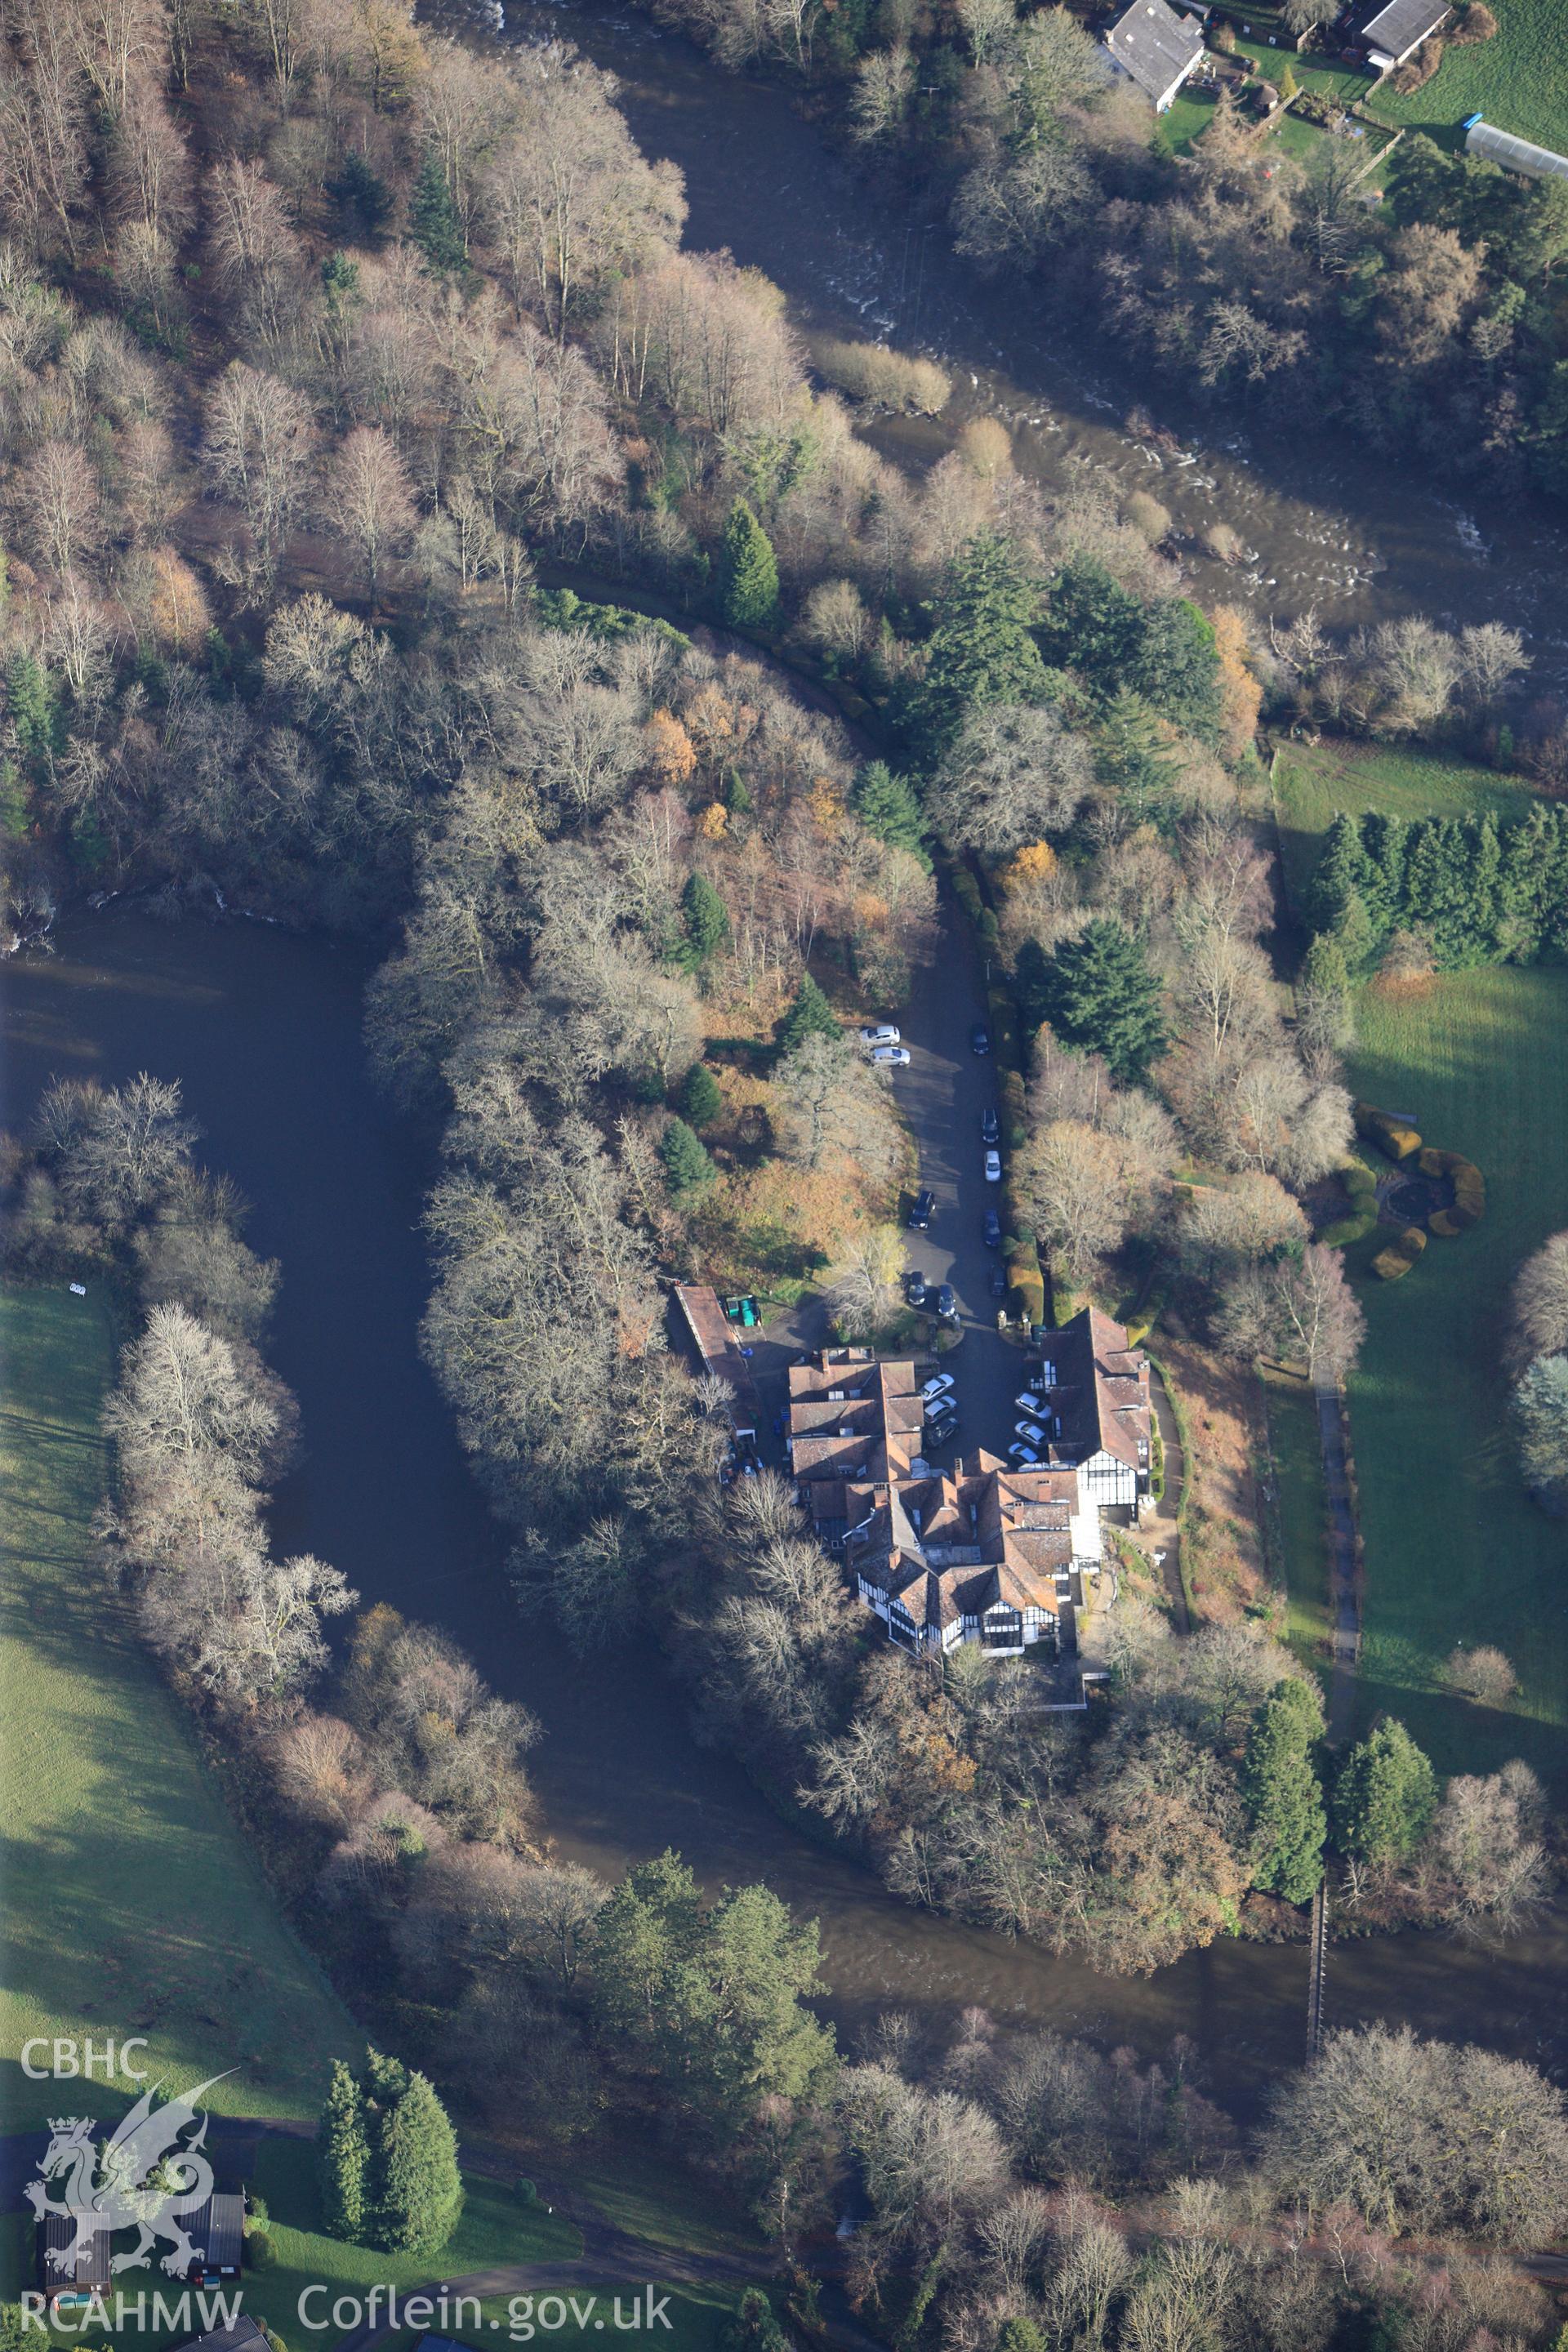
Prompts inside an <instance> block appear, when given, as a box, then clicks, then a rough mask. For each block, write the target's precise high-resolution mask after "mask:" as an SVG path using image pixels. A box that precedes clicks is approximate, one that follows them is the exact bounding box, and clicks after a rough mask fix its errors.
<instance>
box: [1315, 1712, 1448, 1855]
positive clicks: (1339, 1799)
mask: <svg viewBox="0 0 1568 2352" xmlns="http://www.w3.org/2000/svg"><path fill="white" fill-rule="evenodd" d="M1436 1807H1437V1781H1436V1774H1435V1773H1434V1772H1433V1769H1432V1766H1431V1763H1430V1762H1429V1760H1428V1759H1427V1758H1426V1756H1425V1755H1424V1754H1423V1753H1422V1751H1421V1749H1420V1748H1417V1747H1416V1745H1415V1741H1414V1739H1412V1738H1411V1737H1410V1734H1409V1733H1408V1732H1407V1731H1406V1730H1405V1726H1404V1725H1403V1724H1402V1723H1395V1722H1394V1721H1392V1720H1390V1721H1389V1722H1386V1723H1380V1724H1379V1725H1378V1726H1377V1728H1376V1729H1375V1730H1374V1731H1373V1733H1372V1735H1371V1737H1370V1738H1366V1739H1363V1740H1362V1741H1361V1743H1360V1744H1359V1746H1357V1747H1355V1748H1352V1749H1351V1752H1350V1754H1349V1755H1348V1756H1347V1757H1346V1758H1345V1760H1344V1763H1343V1765H1342V1767H1341V1769H1340V1777H1339V1779H1338V1780H1337V1781H1336V1782H1335V1784H1334V1836H1335V1840H1336V1842H1337V1843H1338V1844H1339V1845H1340V1846H1341V1848H1342V1850H1343V1852H1345V1853H1353V1854H1359V1855H1360V1856H1361V1858H1362V1859H1363V1861H1365V1862H1372V1863H1395V1862H1405V1861H1407V1860H1408V1858H1409V1856H1410V1855H1411V1854H1413V1853H1415V1849H1416V1847H1417V1846H1418V1845H1419V1844H1420V1843H1421V1841H1422V1839H1423V1838H1424V1837H1425V1836H1426V1831H1427V1828H1428V1826H1429V1825H1430V1823H1431V1820H1432V1816H1433V1814H1434V1812H1435V1811H1436Z"/></svg>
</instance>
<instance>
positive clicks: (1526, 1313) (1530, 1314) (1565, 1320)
mask: <svg viewBox="0 0 1568 2352" xmlns="http://www.w3.org/2000/svg"><path fill="white" fill-rule="evenodd" d="M1512 1309H1513V1313H1512V1324H1511V1328H1510V1338H1509V1361H1510V1366H1511V1368H1512V1370H1515V1371H1516V1372H1518V1371H1522V1370H1524V1368H1525V1366H1526V1365H1527V1364H1529V1363H1531V1361H1533V1360H1534V1359H1535V1358H1536V1357H1537V1356H1561V1355H1568V1233H1563V1234H1552V1235H1551V1237H1550V1239H1548V1240H1547V1241H1544V1242H1543V1243H1542V1245H1541V1247H1540V1248H1539V1249H1538V1250H1537V1251H1536V1253H1535V1255H1534V1256H1533V1257H1529V1258H1526V1260H1525V1262H1524V1264H1523V1265H1522V1266H1521V1268H1520V1271H1519V1275H1518V1277H1517V1279H1516V1281H1515V1283H1514V1286H1513V1299H1512Z"/></svg>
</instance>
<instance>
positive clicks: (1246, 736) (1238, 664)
mask: <svg viewBox="0 0 1568 2352" xmlns="http://www.w3.org/2000/svg"><path fill="white" fill-rule="evenodd" d="M1211 618H1212V621H1213V625H1214V636H1215V651H1216V653H1217V654H1218V655H1219V677H1220V699H1221V709H1222V719H1223V724H1224V727H1225V748H1226V757H1227V758H1228V759H1231V760H1239V759H1240V757H1241V755H1242V753H1243V752H1244V751H1246V749H1247V745H1248V744H1249V743H1250V742H1251V740H1252V739H1253V737H1254V736H1255V735H1256V734H1257V732H1258V712H1259V710H1260V709H1262V708H1263V688H1262V687H1261V686H1260V685H1259V683H1258V679H1257V678H1256V677H1254V676H1253V674H1252V668H1251V665H1250V663H1249V662H1248V660H1247V615H1246V614H1245V613H1243V612H1241V611H1239V610H1238V609H1237V606H1236V605H1235V604H1217V605H1216V606H1215V610H1214V613H1213V614H1212V615H1211Z"/></svg>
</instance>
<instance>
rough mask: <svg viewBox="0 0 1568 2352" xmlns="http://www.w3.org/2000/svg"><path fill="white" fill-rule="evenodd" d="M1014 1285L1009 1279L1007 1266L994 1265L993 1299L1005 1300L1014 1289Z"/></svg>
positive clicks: (992, 1270)
mask: <svg viewBox="0 0 1568 2352" xmlns="http://www.w3.org/2000/svg"><path fill="white" fill-rule="evenodd" d="M1012 1287H1013V1286H1012V1284H1011V1283H1010V1282H1009V1281H1008V1279H1007V1269H1006V1267H1005V1265H994V1266H993V1267H992V1269H991V1296H992V1297H993V1298H1005V1297H1006V1296H1007V1293H1008V1292H1009V1291H1010V1290H1011V1289H1012Z"/></svg>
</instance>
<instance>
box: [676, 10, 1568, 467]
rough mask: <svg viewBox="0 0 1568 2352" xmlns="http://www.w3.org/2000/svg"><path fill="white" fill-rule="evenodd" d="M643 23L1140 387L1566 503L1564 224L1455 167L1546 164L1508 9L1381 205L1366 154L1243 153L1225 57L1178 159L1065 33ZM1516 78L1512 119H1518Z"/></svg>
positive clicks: (896, 23) (1178, 139)
mask: <svg viewBox="0 0 1568 2352" xmlns="http://www.w3.org/2000/svg"><path fill="white" fill-rule="evenodd" d="M651 5H653V13H654V14H655V15H656V16H658V18H659V19H660V21H662V22H665V23H672V24H678V25H679V26H681V27H682V28H683V29H685V30H686V31H689V32H690V33H691V34H692V35H694V37H696V38H697V39H698V40H700V42H702V43H703V44H704V46H705V47H707V48H708V49H709V50H710V52H711V53H712V54H713V56H715V57H716V58H718V59H719V61H720V62H721V64H723V65H726V66H728V67H731V68H734V69H736V70H740V69H742V68H755V67H757V66H758V65H762V66H764V67H767V68H772V69H773V70H774V71H777V72H779V73H781V74H783V75H784V76H786V77H787V78H789V79H795V80H798V81H799V82H801V83H803V84H805V86H807V87H808V88H810V89H813V90H814V91H822V92H825V93H826V94H827V95H828V96H829V98H830V100H831V102H832V103H833V104H834V106H835V107H836V108H837V113H838V118H839V121H840V122H841V124H842V126H843V129H844V131H845V133H846V136H847V139H849V140H850V141H851V142H857V143H858V145H859V146H860V147H861V149H862V151H863V152H864V155H865V158H866V162H867V164H868V168H871V169H874V170H875V171H876V172H877V173H878V174H879V176H881V177H883V178H886V176H887V175H888V174H889V173H896V174H899V175H900V176H901V177H902V179H903V181H904V183H905V184H906V186H907V187H908V189H909V192H910V198H911V201H914V202H917V203H921V204H924V205H931V204H932V202H933V201H934V203H935V204H936V205H940V206H942V208H944V209H945V212H946V215H947V220H948V224H949V227H950V231H951V234H952V238H953V241H954V244H955V246H956V247H957V250H958V252H959V253H960V254H961V255H963V256H965V257H968V258H970V259H971V260H972V261H973V262H974V263H975V264H976V265H978V267H980V268H982V269H983V270H986V271H988V272H1005V273H1007V274H1009V275H1012V276H1016V277H1017V278H1022V279H1023V280H1025V281H1026V282H1028V283H1029V284H1030V285H1031V293H1032V298H1033V299H1046V300H1047V301H1048V302H1049V303H1051V305H1052V306H1053V307H1056V306H1059V307H1060V310H1061V313H1062V315H1063V316H1064V317H1070V316H1071V315H1073V312H1074V306H1076V305H1088V306H1089V308H1090V309H1091V310H1093V311H1094V312H1095V313H1096V314H1097V315H1098V317H1099V319H1100V323H1101V326H1102V328H1103V330H1104V331H1106V333H1107V334H1108V335H1109V336H1110V337H1112V338H1113V339H1114V340H1115V341H1116V342H1117V344H1118V345H1119V346H1120V347H1121V349H1122V350H1123V351H1125V350H1128V349H1131V350H1133V351H1135V352H1137V353H1138V354H1139V356H1140V357H1141V358H1142V360H1143V361H1144V362H1145V363H1146V364H1147V365H1148V366H1149V367H1150V368H1151V369H1152V371H1153V372H1154V373H1156V375H1159V376H1163V377H1165V378H1166V379H1167V380H1169V381H1170V382H1171V383H1173V384H1175V385H1179V386H1181V387H1182V388H1184V389H1185V390H1188V391H1191V392H1196V393H1199V394H1201V395H1202V396H1203V397H1204V398H1205V400H1206V401H1213V400H1214V399H1215V398H1219V399H1222V400H1228V401H1231V402H1236V403H1247V404H1249V405H1252V406H1254V407H1258V408H1261V409H1262V410H1263V411H1264V412H1265V413H1266V414H1268V415H1269V416H1270V417H1271V418H1272V419H1273V420H1274V421H1276V422H1278V423H1280V424H1286V425H1290V424H1306V423H1308V422H1310V423H1311V424H1312V425H1321V424H1322V423H1324V422H1325V421H1331V422H1332V423H1333V424H1334V425H1336V426H1338V427H1339V428H1340V429H1342V430H1345V431H1348V432H1351V433H1352V434H1354V435H1355V436H1357V437H1358V438H1359V439H1362V440H1363V441H1364V442H1365V443H1367V444H1368V445H1370V446H1372V447H1373V448H1375V449H1377V450H1379V451H1380V452H1381V453H1383V455H1384V459H1385V462H1388V463H1391V464H1393V465H1394V466H1396V467H1397V466H1401V465H1403V464H1405V463H1406V462H1409V461H1410V460H1411V459H1412V458H1413V457H1416V453H1419V457H1418V458H1417V462H1426V461H1430V460H1433V459H1441V461H1442V463H1443V465H1444V466H1445V467H1446V469H1447V471H1448V472H1449V473H1450V475H1453V474H1458V475H1461V476H1462V475H1466V474H1468V475H1472V476H1478V477H1479V478H1483V479H1485V480H1486V481H1487V482H1488V483H1489V485H1491V486H1493V487H1495V488H1500V489H1502V490H1504V491H1508V492H1513V493H1516V494H1517V493H1518V492H1520V491H1522V490H1524V489H1525V488H1544V489H1548V490H1550V491H1552V492H1553V493H1554V494H1561V492H1562V490H1563V487H1564V481H1565V478H1568V477H1565V475H1564V463H1565V457H1568V439H1565V437H1564V420H1563V414H1562V401H1561V387H1560V384H1559V381H1558V371H1559V369H1560V367H1561V365H1562V364H1563V354H1564V346H1563V328H1562V322H1561V320H1560V319H1559V317H1558V315H1557V308H1556V305H1555V302H1554V299H1553V294H1552V278H1553V274H1554V272H1555V270H1556V269H1557V268H1558V267H1559V265H1560V262H1561V260H1562V257H1563V250H1564V241H1565V239H1568V208H1565V207H1564V206H1563V204H1562V202H1561V200H1560V197H1559V194H1557V192H1555V191H1554V190H1553V189H1552V187H1551V185H1550V184H1549V183H1540V182H1532V181H1526V180H1521V179H1519V178H1517V177H1510V175H1508V174H1506V173H1501V172H1500V171H1498V170H1497V169H1496V168H1495V167H1494V166H1492V165H1489V164H1487V163H1481V162H1479V161H1477V160H1471V159H1468V158H1466V157H1465V156H1464V155H1463V154H1462V153H1456V152H1452V147H1453V141H1452V137H1451V133H1452V130H1453V128H1454V126H1455V125H1457V123H1458V120H1459V118H1460V117H1461V116H1462V115H1463V114H1464V113H1465V112H1466V111H1467V110H1470V109H1473V108H1477V107H1482V106H1484V107H1485V108H1486V109H1487V110H1488V112H1489V115H1490V117H1491V119H1492V120H1494V121H1500V122H1502V123H1503V124H1504V125H1505V127H1506V128H1508V129H1510V130H1515V131H1521V132H1523V133H1525V135H1534V136H1536V137H1540V138H1544V140H1545V143H1546V144H1547V145H1549V146H1552V145H1557V146H1561V144H1562V140H1561V138H1560V137H1553V135H1552V132H1551V131H1542V130H1540V129H1538V130H1537V131H1535V132H1534V133H1533V134H1531V132H1530V131H1529V130H1528V124H1529V122H1531V121H1533V122H1535V123H1537V124H1538V125H1539V124H1540V123H1541V122H1542V121H1555V120H1556V119H1557V114H1558V112H1559V111H1560V108H1559V99H1560V92H1559V89H1558V84H1557V82H1556V81H1555V80H1552V79H1547V78H1543V77H1542V75H1541V74H1538V73H1537V72H1536V71H1535V68H1534V66H1533V64H1532V63H1531V62H1529V61H1531V60H1533V58H1534V57H1535V54H1536V49H1535V45H1536V43H1537V41H1538V40H1539V39H1541V38H1542V26H1540V25H1539V24H1538V23H1536V21H1535V20H1534V18H1533V17H1531V16H1529V15H1528V14H1527V12H1526V10H1525V9H1524V8H1523V6H1522V5H1516V7H1515V9H1514V11H1513V16H1512V21H1511V23H1510V26H1508V28H1507V33H1506V37H1500V38H1499V39H1498V40H1497V42H1495V43H1488V44H1487V45H1486V46H1485V47H1468V48H1467V47H1463V46H1462V45H1459V44H1456V45H1454V46H1452V47H1450V49H1449V52H1448V56H1447V59H1446V60H1445V63H1444V65H1443V68H1442V71H1441V72H1440V73H1439V75H1438V77H1437V79H1436V82H1434V83H1430V84H1428V86H1427V89H1426V90H1424V91H1423V92H1422V93H1421V96H1420V98H1418V99H1411V98H1405V99H1404V100H1401V99H1399V98H1398V97H1397V96H1394V97H1392V98H1391V99H1390V100H1389V103H1390V104H1391V105H1392V106H1393V108H1394V110H1395V114H1396V117H1397V119H1399V120H1401V121H1406V122H1410V123H1414V124H1419V125H1422V126H1434V127H1436V126H1438V125H1440V126H1441V131H1442V136H1443V144H1442V145H1441V146H1439V145H1437V144H1436V143H1434V142H1433V141H1432V140H1431V139H1428V138H1426V136H1424V135H1423V134H1422V131H1421V130H1415V131H1413V132H1412V133H1411V135H1409V136H1407V137H1406V138H1405V140H1404V141H1403V142H1401V143H1400V144H1399V145H1398V146H1396V147H1395V148H1394V151H1393V153H1392V156H1391V158H1390V160H1389V163H1388V164H1387V166H1386V167H1385V169H1386V178H1387V201H1386V202H1384V204H1382V205H1369V204H1368V202H1367V201H1366V197H1367V189H1366V186H1365V185H1364V184H1363V173H1364V171H1365V168H1366V165H1367V163H1368V151H1367V148H1366V147H1365V145H1364V144H1363V143H1361V142H1357V141H1355V140H1352V139H1350V138H1345V137H1331V136H1324V135H1321V133H1318V132H1314V131H1309V130H1308V128H1307V124H1306V121H1305V119H1304V118H1303V117H1302V116H1300V115H1295V116H1287V118H1286V119H1285V122H1284V127H1283V130H1282V131H1281V130H1279V129H1275V128H1274V127H1273V126H1260V125H1259V124H1258V123H1257V122H1255V121H1253V120H1252V119H1251V118H1250V116H1249V114H1248V113H1247V110H1246V104H1245V96H1244V94H1243V93H1242V91H1241V89H1240V86H1239V85H1238V84H1237V81H1236V79H1235V78H1234V77H1235V67H1234V64H1233V63H1232V61H1231V59H1230V58H1228V57H1222V58H1219V59H1218V65H1219V68H1220V70H1221V79H1220V80H1219V83H1218V87H1217V89H1216V90H1215V94H1214V96H1213V98H1212V100H1210V101H1209V102H1207V103H1204V104H1203V106H1202V113H1201V114H1200V103H1201V102H1200V100H1197V99H1196V98H1194V96H1193V95H1192V92H1193V89H1194V85H1192V84H1190V83H1189V85H1188V88H1187V93H1186V94H1184V99H1183V100H1179V101H1178V107H1179V108H1180V109H1181V111H1180V112H1179V113H1178V114H1177V117H1176V126H1175V131H1174V133H1173V130H1172V127H1171V123H1170V121H1169V119H1168V118H1156V116H1155V115H1154V113H1153V110H1152V107H1151V106H1150V104H1149V102H1148V100H1146V99H1145V98H1144V97H1143V96H1142V93H1141V92H1140V91H1138V90H1136V89H1133V88H1132V87H1131V85H1130V84H1129V83H1128V82H1127V81H1125V80H1123V79H1119V78H1118V77H1116V76H1115V75H1113V74H1112V73H1110V71H1109V69H1108V68H1107V65H1106V61H1105V58H1104V54H1103V52H1102V50H1101V49H1100V47H1099V46H1098V44H1097V42H1096V40H1095V38H1094V37H1093V35H1092V34H1091V33H1090V31H1089V29H1088V28H1087V26H1085V25H1084V24H1083V23H1082V22H1081V21H1080V19H1079V17H1078V16H1074V15H1073V14H1072V13H1070V12H1069V11H1068V9H1067V8H1065V7H1060V6H1058V7H1052V8H1047V9H1044V10H1038V11H1036V12H1034V13H1032V14H1031V13H1028V12H1023V13H1020V12H1019V11H1018V10H1017V9H1016V7H1014V6H1011V5H997V0H963V5H960V6H959V7H958V8H956V9H955V10H953V11H952V12H935V11H931V10H923V11H922V10H920V9H914V8H904V9H902V10H900V11H897V12H895V13H893V14H892V15H889V11H888V10H887V9H886V8H882V9H879V10H873V9H871V8H870V7H869V6H868V5H848V6H843V5H841V6H836V7H827V6H821V7H818V6H816V5H813V0H773V5H756V0H651ZM1226 29H1227V30H1228V29H1229V28H1228V27H1227V28H1226ZM1230 47H1231V49H1233V50H1234V48H1235V47H1236V44H1235V41H1234V38H1232V40H1231V42H1230ZM1264 56H1265V58H1267V56H1268V52H1267V50H1266V51H1265V52H1264ZM1290 62H1291V63H1292V64H1294V62H1295V61H1294V60H1291V61H1290ZM1300 74H1301V81H1302V84H1304V85H1305V86H1306V87H1307V89H1308V90H1309V93H1310V95H1311V97H1312V99H1313V101H1314V103H1318V104H1322V103H1324V102H1325V100H1326V103H1327V104H1328V106H1329V107H1331V109H1332V110H1334V111H1336V112H1337V111H1339V110H1341V108H1342V107H1343V106H1344V105H1346V104H1348V103H1350V102H1352V101H1353V100H1357V99H1359V98H1360V97H1361V96H1362V95H1363V93H1365V92H1367V91H1369V90H1370V89H1371V85H1370V83H1368V82H1367V81H1366V80H1365V79H1364V78H1363V77H1360V76H1349V75H1346V76H1342V77H1340V76H1334V77H1332V78H1331V77H1330V76H1327V75H1325V76H1323V77H1321V84H1322V87H1321V88H1320V89H1314V88H1313V87H1312V85H1313V83H1314V79H1315V76H1314V70H1313V68H1312V65H1311V62H1310V59H1309V61H1308V62H1307V63H1306V64H1304V65H1303V66H1302V67H1301V68H1300ZM1521 76H1522V77H1523V78H1524V79H1528V80H1529V81H1530V83H1531V96H1530V101H1529V103H1528V104H1527V105H1526V106H1524V107H1523V109H1522V110H1521V106H1520V105H1519V104H1518V103H1514V104H1513V105H1512V110H1511V111H1510V96H1509V93H1510V89H1512V88H1513V85H1514V84H1516V83H1517V82H1518V81H1519V80H1520V79H1521ZM1445 82H1446V83H1447V100H1438V99H1437V98H1436V92H1437V91H1438V89H1440V88H1441V86H1442V85H1443V84H1444V83H1445ZM1341 85H1344V86H1345V87H1344V89H1343V91H1342V89H1341ZM1483 85H1484V87H1483ZM1458 89H1467V90H1468V91H1470V93H1471V94H1470V96H1469V97H1468V99H1467V100H1466V102H1465V104H1464V105H1455V104H1454V103H1453V93H1454V92H1455V91H1456V90H1458ZM1383 96H1384V94H1383V91H1382V90H1381V89H1380V90H1379V91H1378V92H1377V94H1376V98H1375V100H1373V105H1374V107H1381V105H1382V103H1383ZM1558 127H1559V129H1560V128H1561V123H1560V122H1559V125H1558ZM1271 131H1272V135H1270V132H1271ZM1194 133H1201V135H1197V136H1194ZM1363 135H1364V134H1363ZM1303 140H1304V141H1305V142H1306V143H1305V144H1304V145H1303V143H1302V142H1303ZM1178 145H1181V146H1184V148H1185V149H1186V152H1184V153H1181V154H1178V152H1177V148H1178Z"/></svg>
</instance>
